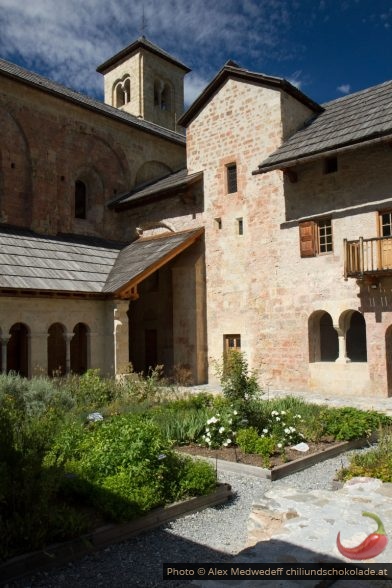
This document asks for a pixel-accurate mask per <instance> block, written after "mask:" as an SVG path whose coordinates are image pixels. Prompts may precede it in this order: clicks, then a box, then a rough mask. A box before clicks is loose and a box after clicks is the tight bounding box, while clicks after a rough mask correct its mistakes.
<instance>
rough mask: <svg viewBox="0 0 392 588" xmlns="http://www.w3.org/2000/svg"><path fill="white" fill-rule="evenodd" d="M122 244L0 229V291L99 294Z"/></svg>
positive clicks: (88, 238) (8, 228)
mask: <svg viewBox="0 0 392 588" xmlns="http://www.w3.org/2000/svg"><path fill="white" fill-rule="evenodd" d="M122 247H124V243H117V242H111V241H105V240H103V239H96V238H90V237H78V236H76V235H72V236H58V237H48V236H44V235H38V234H37V233H34V232H33V231H27V230H22V229H15V228H13V227H0V288H18V289H34V290H53V291H66V292H84V293H88V292H90V293H91V292H93V293H98V292H102V289H103V287H104V285H105V282H106V279H107V277H108V275H109V273H110V271H111V269H112V267H113V264H114V262H115V260H116V258H117V256H118V254H119V251H120V249H121V248H122Z"/></svg>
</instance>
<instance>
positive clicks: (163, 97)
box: [154, 79, 172, 112]
mask: <svg viewBox="0 0 392 588" xmlns="http://www.w3.org/2000/svg"><path fill="white" fill-rule="evenodd" d="M154 106H156V107H157V108H159V109H160V110H167V111H168V112H169V111H171V109H172V89H171V86H170V84H169V83H168V82H164V81H163V80H159V79H158V80H155V82H154Z"/></svg>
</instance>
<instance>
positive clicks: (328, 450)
mask: <svg viewBox="0 0 392 588" xmlns="http://www.w3.org/2000/svg"><path fill="white" fill-rule="evenodd" d="M368 444H369V439H354V440H352V441H338V442H336V441H322V442H320V443H308V446H309V451H307V452H306V453H300V452H299V451H296V450H295V449H292V448H290V447H287V448H286V449H285V454H284V455H282V454H278V453H277V454H275V455H272V456H271V458H270V467H269V468H265V466H264V465H263V460H262V457H261V456H260V455H257V454H253V453H244V452H242V451H241V450H240V449H239V448H238V447H221V448H220V449H208V448H207V447H201V446H200V445H196V444H191V445H186V446H181V447H177V448H176V450H177V451H179V452H181V453H186V454H188V455H191V456H193V457H204V458H209V459H218V460H223V461H228V462H232V463H236V464H237V465H240V464H242V465H244V466H246V465H249V466H256V467H260V468H264V469H265V470H266V472H267V477H268V478H270V479H271V480H272V481H274V480H278V479H279V478H283V477H284V476H288V475H290V474H293V473H295V472H298V471H301V470H304V469H306V468H308V467H311V466H312V465H314V464H316V463H320V462H322V461H325V460H326V459H330V458H332V457H335V456H336V455H339V454H341V453H344V452H345V451H349V450H350V449H358V448H360V447H365V446H366V445H368Z"/></svg>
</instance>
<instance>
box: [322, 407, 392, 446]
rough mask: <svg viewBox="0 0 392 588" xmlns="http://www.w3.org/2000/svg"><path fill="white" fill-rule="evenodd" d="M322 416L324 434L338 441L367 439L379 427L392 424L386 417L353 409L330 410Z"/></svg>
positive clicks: (373, 412)
mask: <svg viewBox="0 0 392 588" xmlns="http://www.w3.org/2000/svg"><path fill="white" fill-rule="evenodd" d="M324 416H325V431H326V433H327V434H328V435H333V437H334V438H335V439H337V440H338V441H349V440H350V439H360V438H361V437H369V436H370V435H371V433H372V432H373V431H376V430H377V429H378V428H379V427H380V426H382V425H387V424H389V423H391V422H392V421H391V419H390V418H389V417H387V416H386V415H383V414H380V413H378V412H375V411H367V412H365V411H362V410H358V409H357V408H353V407H343V408H334V409H330V410H329V411H327V412H325V413H324Z"/></svg>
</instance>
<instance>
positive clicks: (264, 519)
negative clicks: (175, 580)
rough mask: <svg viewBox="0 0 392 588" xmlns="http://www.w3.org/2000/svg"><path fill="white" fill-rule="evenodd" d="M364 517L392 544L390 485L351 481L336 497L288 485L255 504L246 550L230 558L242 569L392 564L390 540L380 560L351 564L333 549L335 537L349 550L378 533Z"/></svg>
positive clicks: (272, 585)
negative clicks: (379, 521) (278, 565)
mask: <svg viewBox="0 0 392 588" xmlns="http://www.w3.org/2000/svg"><path fill="white" fill-rule="evenodd" d="M362 511H370V512H373V513H376V514H378V515H379V516H380V517H381V519H382V521H383V523H384V526H385V529H386V532H387V534H388V535H389V536H390V537H391V538H392V484H383V483H382V482H381V481H380V480H376V479H372V478H354V479H352V480H350V481H349V482H346V484H345V485H344V486H343V488H341V489H340V490H337V491H328V490H313V491H310V492H301V491H300V490H298V489H294V488H291V487H290V486H289V485H286V486H280V487H278V488H274V489H273V490H271V491H269V492H267V493H266V494H265V495H264V496H263V497H261V498H260V500H259V501H257V502H256V503H254V504H253V508H252V512H251V515H250V518H249V522H248V542H247V546H246V548H245V549H244V550H243V551H242V552H240V553H239V554H238V556H236V557H235V558H234V560H235V561H236V562H243V563H292V564H293V566H299V565H300V564H301V563H332V562H340V563H344V562H347V563H351V564H352V563H356V564H357V565H361V564H362V565H366V564H368V563H370V564H371V563H375V564H382V563H390V562H392V539H391V540H390V542H389V543H388V545H387V547H386V549H385V550H384V551H383V553H382V554H380V555H379V556H378V557H375V558H373V559H370V560H366V561H362V562H361V561H358V562H353V561H352V560H349V559H346V558H345V557H343V556H342V555H341V554H340V553H339V551H338V549H337V547H336V537H337V534H338V532H339V531H340V533H341V541H342V543H343V544H344V545H345V546H347V547H350V546H354V545H357V544H359V543H360V542H361V541H362V540H363V539H364V538H365V537H366V536H367V535H369V534H370V533H372V532H374V531H375V529H376V525H375V522H374V521H373V520H372V519H370V518H368V517H364V516H362ZM354 584H355V587H356V588H362V587H366V588H370V586H372V588H376V587H377V588H384V587H385V588H386V587H387V586H388V587H391V586H392V580H391V579H385V578H384V579H382V580H381V579H380V580H374V581H371V582H368V581H363V582H362V581H354V582H353V581H350V582H349V581H347V580H343V579H338V580H337V581H335V582H334V584H333V585H334V586H335V587H336V588H345V587H346V585H347V587H349V586H351V587H352V588H353V586H354ZM256 585H257V581H256V582H255V581H254V580H253V581H250V580H249V581H246V580H241V581H236V580H235V581H227V580H226V581H221V582H219V581H208V583H207V582H204V581H196V582H194V586H198V587H199V588H210V587H214V588H220V587H221V586H222V587H223V586H226V587H227V586H241V588H251V587H252V586H253V587H255V586H256ZM262 585H263V588H297V587H298V588H299V587H300V586H301V587H303V585H304V581H303V580H299V581H296V580H290V581H288V580H273V581H271V582H270V581H268V580H267V581H263V584H262ZM321 585H322V586H329V585H331V583H324V584H320V578H318V579H316V580H312V579H311V580H307V581H306V586H307V588H316V587H318V586H321Z"/></svg>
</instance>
